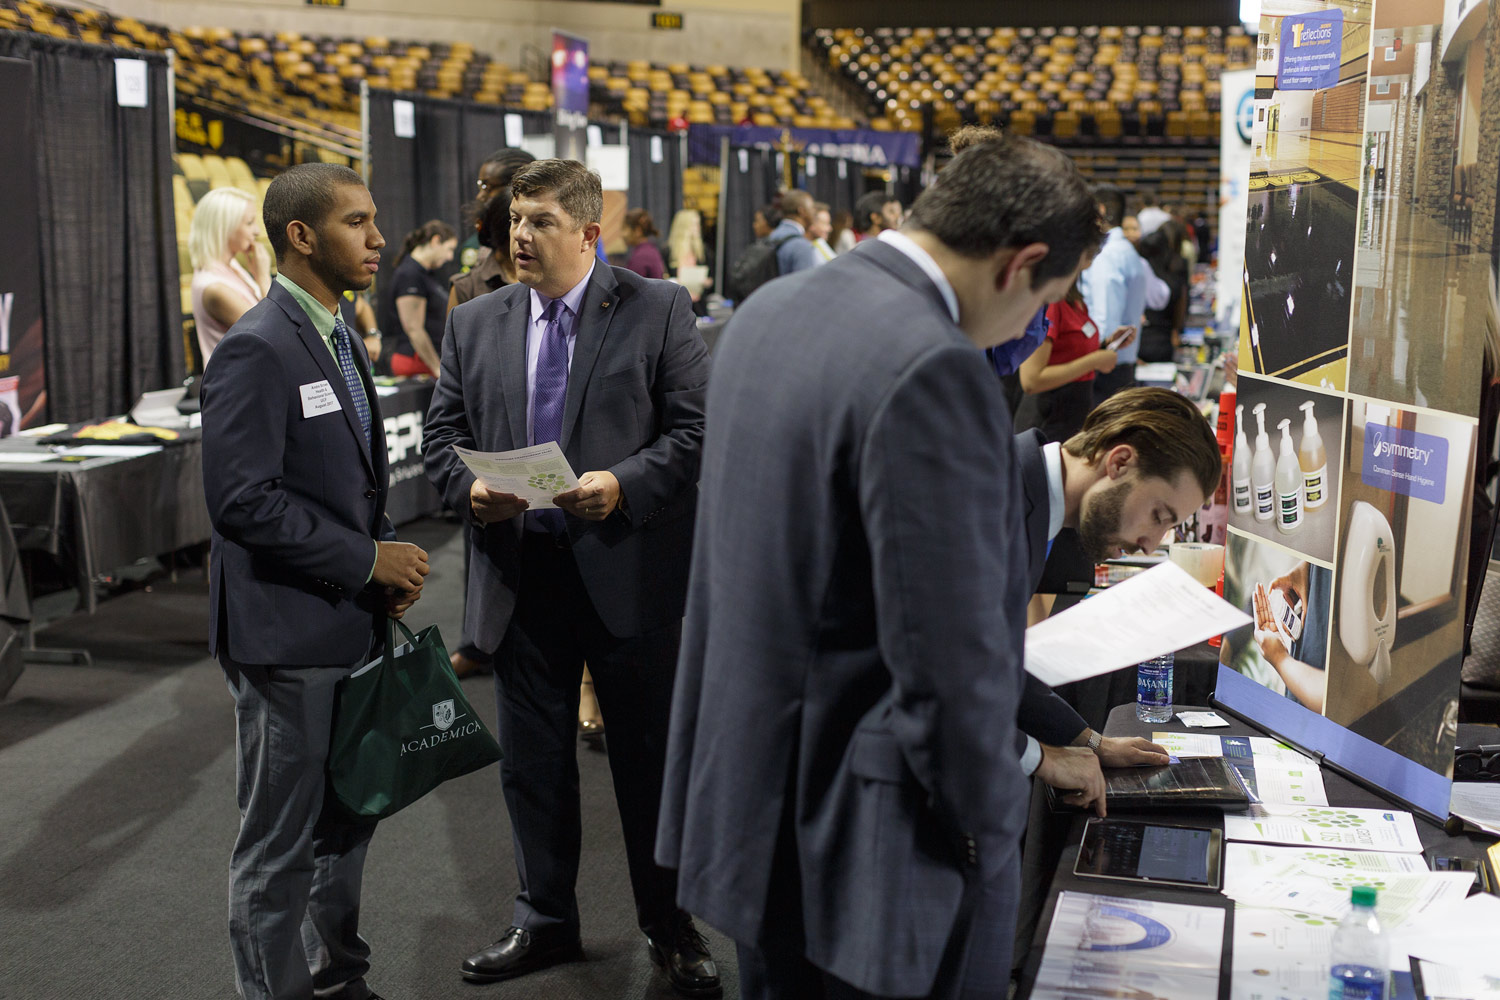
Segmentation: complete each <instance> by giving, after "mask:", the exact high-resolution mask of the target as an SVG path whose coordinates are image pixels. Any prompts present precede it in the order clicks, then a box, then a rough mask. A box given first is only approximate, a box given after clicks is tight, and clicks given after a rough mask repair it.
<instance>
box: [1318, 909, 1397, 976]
mask: <svg viewBox="0 0 1500 1000" xmlns="http://www.w3.org/2000/svg"><path fill="white" fill-rule="evenodd" d="M1349 898H1350V902H1352V903H1353V904H1354V905H1353V907H1352V908H1351V909H1350V910H1349V913H1348V915H1347V916H1345V917H1344V919H1343V920H1340V921H1339V929H1338V930H1336V931H1334V934H1333V964H1332V967H1331V969H1330V972H1329V977H1328V1000H1385V996H1386V989H1385V987H1386V979H1387V977H1388V976H1389V974H1390V962H1389V951H1390V948H1389V944H1388V942H1387V941H1386V938H1385V935H1384V934H1382V933H1381V932H1380V921H1378V920H1376V919H1375V890H1374V889H1373V888H1372V887H1370V886H1368V885H1357V886H1355V887H1354V889H1353V890H1352V891H1351V892H1350V893H1349Z"/></svg>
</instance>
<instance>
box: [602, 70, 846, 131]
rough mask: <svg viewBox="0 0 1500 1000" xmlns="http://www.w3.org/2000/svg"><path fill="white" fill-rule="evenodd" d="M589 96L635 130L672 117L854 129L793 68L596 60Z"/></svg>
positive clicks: (713, 122) (659, 124) (705, 122)
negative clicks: (774, 69) (633, 126)
mask: <svg viewBox="0 0 1500 1000" xmlns="http://www.w3.org/2000/svg"><path fill="white" fill-rule="evenodd" d="M589 96H590V99H591V100H592V101H594V102H596V103H598V104H599V105H601V106H602V107H603V109H604V111H605V112H606V113H612V114H621V115H624V116H628V117H629V119H630V123H631V124H632V125H635V126H637V127H640V128H646V127H650V128H665V127H667V126H668V125H669V124H670V123H671V122H672V121H673V120H674V119H679V118H680V119H682V120H684V121H686V122H688V124H690V125H735V124H738V123H740V122H744V121H749V122H751V123H753V124H755V125H791V126H795V127H798V128H853V127H854V126H855V122H854V120H853V119H851V118H847V117H843V116H840V115H838V114H836V113H835V112H834V110H833V108H832V106H830V105H829V103H828V101H827V99H826V98H824V97H822V96H819V95H818V94H816V93H814V92H813V89H812V87H811V86H810V85H809V84H808V82H807V78H806V77H804V76H803V75H802V74H801V73H798V72H795V71H786V72H769V71H767V70H762V69H735V68H730V67H725V66H689V65H687V64H686V63H671V64H668V65H660V64H652V63H648V62H644V61H632V62H608V63H595V64H594V65H592V66H590V67H589Z"/></svg>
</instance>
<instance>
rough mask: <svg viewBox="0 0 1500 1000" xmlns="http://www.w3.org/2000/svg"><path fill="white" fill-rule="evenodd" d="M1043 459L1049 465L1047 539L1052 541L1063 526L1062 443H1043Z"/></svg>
mask: <svg viewBox="0 0 1500 1000" xmlns="http://www.w3.org/2000/svg"><path fill="white" fill-rule="evenodd" d="M1042 461H1043V462H1044V463H1046V466H1047V541H1049V542H1050V541H1052V539H1054V538H1056V537H1057V533H1058V532H1059V531H1061V530H1062V526H1063V503H1064V501H1063V468H1062V445H1061V444H1059V443H1057V442H1056V441H1048V442H1047V443H1046V444H1044V445H1042Z"/></svg>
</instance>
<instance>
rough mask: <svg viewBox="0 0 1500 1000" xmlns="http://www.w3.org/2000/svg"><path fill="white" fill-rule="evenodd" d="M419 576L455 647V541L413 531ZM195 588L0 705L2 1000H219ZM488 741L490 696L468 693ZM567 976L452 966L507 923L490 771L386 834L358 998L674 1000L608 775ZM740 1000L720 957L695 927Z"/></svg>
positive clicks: (226, 702)
mask: <svg viewBox="0 0 1500 1000" xmlns="http://www.w3.org/2000/svg"><path fill="white" fill-rule="evenodd" d="M402 537H403V538H404V539H405V540H408V541H415V542H417V543H418V544H420V545H422V546H423V547H424V548H426V549H427V550H428V552H429V554H430V556H431V559H432V567H433V575H432V576H431V577H430V578H429V582H428V585H427V588H426V593H425V595H424V597H423V599H422V601H421V603H420V604H418V606H417V607H416V608H414V609H413V611H412V612H411V614H410V616H409V619H408V620H409V621H410V622H411V623H412V624H413V625H426V624H428V623H432V622H436V623H437V624H438V625H439V626H440V627H441V629H442V632H443V635H444V636H445V637H448V638H449V639H450V641H454V642H456V641H457V636H458V631H459V622H460V617H461V614H462V591H461V580H460V577H461V575H462V571H463V553H462V550H461V548H460V540H459V534H458V531H457V527H456V526H455V525H452V524H448V523H444V522H441V521H427V522H419V523H417V524H414V525H410V526H408V527H407V529H405V530H404V531H403V532H402ZM207 598H208V592H207V585H206V583H205V582H204V579H203V577H202V575H201V573H192V574H184V575H182V576H181V577H180V578H179V579H178V581H177V582H175V583H172V582H166V581H162V582H160V583H158V584H156V585H154V586H153V587H152V588H151V589H150V590H149V591H137V592H133V593H129V594H125V595H123V596H120V597H117V598H114V599H111V600H109V601H107V602H105V603H104V604H102V605H101V607H100V609H99V611H98V612H97V613H96V614H94V615H93V616H92V617H83V616H74V617H71V618H67V619H64V620H62V621H60V622H58V623H56V624H54V625H53V626H51V627H50V628H48V629H47V630H46V631H45V632H43V633H41V634H40V636H39V637H38V644H39V645H41V646H66V647H82V648H86V649H88V650H89V651H90V652H91V653H92V654H93V658H94V664H93V666H91V667H77V666H39V665H33V666H30V667H28V668H27V669H26V672H25V673H24V674H23V675H22V676H21V678H20V680H19V681H18V682H17V683H16V686H15V687H14V688H13V689H12V690H11V692H10V695H9V696H8V697H7V698H6V699H5V700H4V701H0V998H5V1000H53V998H59V1000H61V998H68V1000H75V998H95V997H99V998H103V997H128V998H132V1000H146V998H158V997H159V998H171V1000H211V998H229V997H233V996H234V981H233V973H232V968H231V964H230V959H229V951H228V945H227V943H226V931H225V893H226V876H227V863H228V857H229V849H230V845H231V844H232V842H233V840H234V835H235V830H236V826H237V822H238V816H237V814H236V811H235V802H234V756H233V743H234V721H233V713H232V702H231V700H230V697H229V694H228V691H227V690H226V688H225V684H224V678H223V675H222V674H221V672H220V671H219V668H218V666H217V665H216V664H215V663H214V662H213V661H211V660H210V659H209V658H208V653H207V646H206V639H205V636H206V632H207V620H208V608H207V603H208V600H207ZM464 686H465V688H466V690H467V691H468V693H469V697H470V699H471V700H472V701H473V703H474V705H475V707H476V708H477V709H478V710H479V711H480V712H481V713H482V714H483V715H484V716H485V719H486V722H488V723H489V724H491V725H493V723H494V711H495V706H494V688H493V682H492V681H491V679H490V678H488V677H484V678H470V679H469V680H467V681H465V684H464ZM579 769H580V776H581V781H582V788H583V800H584V806H583V808H584V830H583V862H582V869H581V871H580V874H579V885H578V897H579V907H580V909H581V911H582V914H583V942H584V951H585V954H586V956H587V958H586V961H584V962H582V963H577V964H572V965H566V966H561V967H558V968H555V969H551V970H547V971H545V972H540V973H536V974H534V975H532V976H527V977H524V978H522V979H519V980H515V981H513V982H510V983H501V984H497V985H494V986H470V985H468V984H465V983H463V982H462V981H461V980H460V979H459V975H458V964H459V962H460V961H461V960H462V959H463V958H464V956H465V955H467V954H469V953H470V952H471V951H473V950H475V949H477V948H478V947H481V946H483V945H485V944H487V943H488V942H489V941H491V940H492V939H493V938H495V937H496V936H498V935H499V934H500V933H501V932H502V931H503V930H504V929H505V927H506V925H507V924H508V923H509V917H510V912H511V897H512V895H513V893H514V891H515V867H514V861H513V859H512V853H511V841H510V825H509V823H508V821H507V819H506V816H505V809H504V805H503V803H502V802H501V799H500V789H499V779H498V777H497V773H496V770H495V769H493V768H490V769H486V770H485V771H482V772H478V773H475V774H471V775H469V776H467V777H465V778H462V779H460V780H458V781H454V782H450V783H449V784H447V785H445V786H443V787H442V788H440V789H439V790H438V791H437V792H435V793H433V794H432V795H429V796H428V797H427V798H426V799H424V800H422V801H421V802H418V803H416V804H415V805H413V806H411V807H410V808H408V809H406V810H405V811H404V812H402V813H400V814H399V815H397V816H396V817H394V818H392V819H390V820H388V821H387V822H385V823H382V824H381V826H380V829H379V830H378V831H377V832H376V834H375V839H374V842H373V844H372V845H371V848H370V855H369V861H368V864H367V866H366V870H365V888H364V912H363V914H362V916H361V929H362V931H363V933H364V935H365V937H366V938H367V939H368V940H369V941H370V944H371V947H372V949H373V952H374V954H373V959H372V961H373V964H374V968H373V971H372V973H371V976H370V984H371V985H372V986H373V987H374V988H375V989H377V990H378V991H380V992H381V993H382V994H384V995H385V996H387V997H389V998H392V1000H429V998H432V1000H440V998H446V997H461V998H465V1000H482V998H490V997H493V998H497V1000H500V998H508V997H517V998H521V997H524V998H538V1000H552V998H558V1000H569V998H575V997H576V998H590V1000H597V998H640V997H670V996H672V994H671V992H670V991H669V990H668V989H667V988H666V986H665V980H664V979H663V978H662V977H661V975H660V974H659V973H658V972H657V971H656V969H655V968H654V967H653V966H652V965H651V963H650V961H649V959H648V958H647V956H646V950H645V945H644V939H643V938H642V936H641V934H640V932H639V931H638V930H637V929H636V927H635V917H634V909H633V905H632V902H631V896H630V885H629V880H628V878H627V875H626V869H625V853H624V848H623V845H622V842H621V840H620V829H619V820H618V817H617V815H616V812H615V805H614V794H613V790H612V788H611V786H610V781H609V771H608V762H607V760H606V758H605V757H604V756H603V755H601V754H596V753H592V752H589V751H587V750H583V749H580V752H579ZM703 930H704V931H705V933H707V934H708V936H709V940H710V943H711V944H712V946H713V951H714V955H715V956H716V957H717V958H718V959H719V968H720V974H721V976H722V977H723V979H724V985H725V996H726V997H735V996H737V995H738V991H737V989H736V978H735V977H736V973H735V966H734V960H733V951H732V946H731V944H730V943H729V942H728V941H727V940H725V939H724V938H723V937H721V936H719V935H717V934H715V933H713V932H712V930H711V929H709V928H706V927H705V928H703Z"/></svg>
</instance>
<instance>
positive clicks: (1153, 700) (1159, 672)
mask: <svg viewBox="0 0 1500 1000" xmlns="http://www.w3.org/2000/svg"><path fill="white" fill-rule="evenodd" d="M1135 717H1136V718H1137V719H1140V720H1141V721H1142V722H1171V721H1172V654H1171V653H1164V654H1162V655H1161V656H1158V657H1155V658H1154V659H1150V660H1147V661H1146V662H1145V663H1142V664H1140V665H1139V666H1137V667H1136V668H1135Z"/></svg>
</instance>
